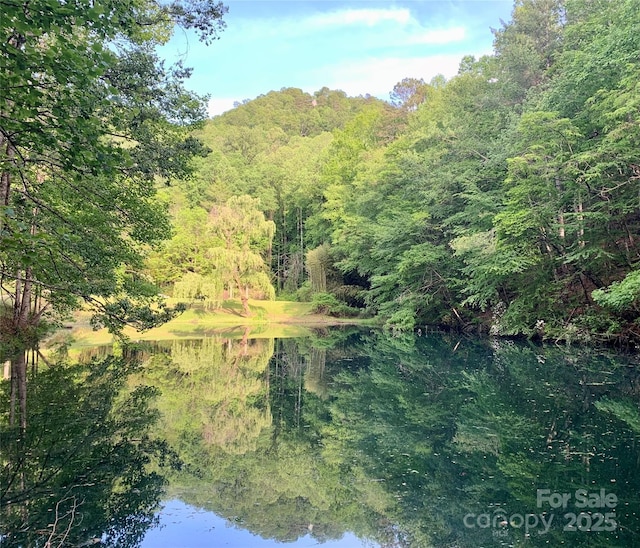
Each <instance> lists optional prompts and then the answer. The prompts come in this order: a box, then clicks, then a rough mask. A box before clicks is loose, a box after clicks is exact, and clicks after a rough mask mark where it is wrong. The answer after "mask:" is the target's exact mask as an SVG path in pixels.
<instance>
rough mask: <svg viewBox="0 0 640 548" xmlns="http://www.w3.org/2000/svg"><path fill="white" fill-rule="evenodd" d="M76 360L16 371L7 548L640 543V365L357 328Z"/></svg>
mask: <svg viewBox="0 0 640 548" xmlns="http://www.w3.org/2000/svg"><path fill="white" fill-rule="evenodd" d="M66 350H67V349H66V348H65V347H61V348H60V349H58V351H57V353H54V354H49V355H46V356H41V357H40V359H38V360H36V359H34V355H31V354H30V356H29V357H30V359H29V361H28V363H24V364H22V370H21V371H18V369H19V368H20V364H14V366H13V370H11V368H9V367H8V366H6V367H5V380H4V381H3V382H2V385H1V388H2V396H3V397H2V403H1V405H2V414H1V417H0V434H1V438H0V440H1V443H0V451H1V462H2V471H1V476H0V502H1V504H2V508H1V514H0V523H1V524H2V525H0V535H1V537H0V546H2V547H5V546H7V547H8V546H16V547H17V546H24V547H32V546H33V547H36V546H38V547H40V546H43V547H44V546H51V547H54V546H56V547H66V546H69V547H71V546H75V547H78V546H89V545H97V546H109V547H116V546H117V547H127V548H129V547H134V546H136V547H138V546H139V547H142V548H160V547H162V548H165V547H175V548H178V547H190V548H196V547H207V548H211V547H218V546H221V547H222V546H229V547H254V546H255V547H274V546H282V545H283V543H285V544H286V546H292V547H301V546H317V545H322V546H326V547H370V548H375V547H418V548H426V547H429V546H437V547H453V546H456V547H474V548H475V547H480V546H486V547H492V546H521V545H522V546H561V545H566V546H603V547H605V546H606V547H612V546H620V547H630V546H640V364H639V363H638V361H639V360H638V356H637V355H626V354H620V353H614V352H608V351H600V350H596V349H593V348H582V347H580V348H576V347H570V348H566V347H558V346H555V345H547V346H539V345H534V344H527V343H520V342H513V341H508V340H479V339H468V338H461V337H457V336H454V335H443V334H428V335H426V336H424V335H423V336H414V335H410V336H392V335H391V334H388V333H384V332H380V331H375V330H363V329H357V328H354V327H342V328H333V329H324V330H318V331H317V332H316V333H314V334H313V335H312V336H308V337H304V338H298V339H275V340H274V339H267V338H262V339H251V338H250V337H249V336H245V337H244V338H239V339H226V338H224V337H221V336H216V337H209V338H202V339H193V340H189V339H181V340H174V341H163V342H155V343H154V342H149V343H146V342H145V343H137V344H134V345H130V346H124V347H123V346H122V345H118V344H116V345H109V346H100V347H96V348H85V349H83V350H82V352H81V353H80V355H79V357H77V359H75V358H74V359H73V360H70V359H69V358H67V357H66ZM23 377H24V379H23ZM25 385H26V388H25ZM25 390H26V391H25ZM21 395H22V396H23V397H21ZM25 395H26V397H24V396H25ZM47 543H48V544H47Z"/></svg>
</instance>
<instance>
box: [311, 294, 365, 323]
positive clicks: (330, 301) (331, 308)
mask: <svg viewBox="0 0 640 548" xmlns="http://www.w3.org/2000/svg"><path fill="white" fill-rule="evenodd" d="M311 302H312V303H313V308H312V309H311V310H312V312H313V313H314V314H325V315H327V316H335V317H337V318H349V317H353V316H357V315H358V314H359V312H360V311H359V310H358V309H357V308H353V307H350V306H348V305H346V304H345V303H344V302H341V301H339V300H338V299H337V298H336V297H335V296H334V295H332V294H331V293H314V294H313V297H312V298H311Z"/></svg>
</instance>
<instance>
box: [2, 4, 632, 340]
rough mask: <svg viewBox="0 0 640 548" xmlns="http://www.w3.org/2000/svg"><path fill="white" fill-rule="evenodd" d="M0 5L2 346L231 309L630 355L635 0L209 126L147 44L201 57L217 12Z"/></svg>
mask: <svg viewBox="0 0 640 548" xmlns="http://www.w3.org/2000/svg"><path fill="white" fill-rule="evenodd" d="M5 4H6V7H5ZM23 4H24V5H23ZM125 4H126V5H125ZM2 5H3V10H5V11H6V13H7V16H6V17H4V16H3V17H2V20H1V21H0V28H1V29H2V32H3V35H4V36H6V37H7V39H6V40H3V41H2V45H1V46H0V48H1V49H0V56H1V57H2V59H3V64H4V66H3V68H2V71H0V79H1V80H0V87H2V89H3V90H7V92H6V93H3V94H2V96H0V130H1V131H0V171H1V172H2V179H1V180H2V185H1V188H0V198H1V200H2V202H1V203H0V238H1V240H2V245H1V247H0V269H1V270H0V276H1V280H0V287H1V291H2V294H1V295H0V300H1V302H2V314H1V322H2V333H3V344H5V345H7V344H8V343H7V341H9V340H12V341H14V343H15V341H16V340H17V341H19V343H20V344H24V343H25V342H28V341H29V340H32V339H33V338H37V337H38V336H39V335H38V334H39V333H40V331H41V330H42V329H43V328H44V326H46V325H51V324H55V322H56V319H58V318H60V317H64V316H65V314H69V313H70V312H71V311H72V310H74V309H76V308H78V307H80V306H89V307H91V308H92V309H93V310H94V311H95V313H96V315H95V317H94V325H95V326H96V327H99V326H107V327H109V328H111V329H113V330H117V329H119V327H120V326H122V325H123V324H125V323H128V324H133V325H136V326H138V327H139V328H141V329H145V328H148V327H150V326H153V325H156V324H157V323H158V322H163V321H166V320H168V319H170V318H171V317H173V316H175V315H176V314H178V313H179V312H180V311H181V310H183V309H184V306H185V305H184V304H182V303H190V302H198V303H201V305H202V306H203V307H204V308H205V309H209V310H214V309H216V307H218V306H219V305H220V303H221V302H222V301H223V300H224V299H230V298H237V299H240V300H241V302H242V307H243V313H244V314H245V315H249V314H251V311H250V308H249V299H274V298H278V299H285V300H287V299H288V300H301V301H310V300H311V301H313V302H314V303H316V305H317V307H318V309H319V310H323V311H325V312H328V313H330V314H335V315H342V316H354V317H361V318H376V319H377V320H379V322H380V323H381V324H383V325H384V326H386V327H387V328H390V329H393V330H406V331H411V330H417V329H423V328H424V327H425V326H430V327H431V326H435V327H438V328H445V329H451V330H460V331H464V332H474V333H475V332H480V333H489V334H492V335H496V336H524V337H529V338H536V339H551V340H565V341H569V342H573V341H581V342H582V341H585V342H589V341H591V342H613V343H621V342H624V343H631V344H634V343H636V342H638V341H639V340H640V269H639V264H640V241H639V240H640V153H639V150H640V55H639V53H638V52H640V19H639V18H638V16H637V2H636V0H615V1H614V0H516V2H515V5H514V9H513V12H512V18H511V20H510V21H508V22H502V24H501V26H500V28H496V29H487V32H493V36H494V48H493V53H492V54H491V55H487V56H484V57H481V58H478V59H476V58H475V57H473V56H467V57H465V58H463V60H462V61H461V63H460V67H459V71H458V74H457V75H456V76H455V77H453V78H451V79H449V80H446V79H445V78H444V77H436V78H434V79H432V80H431V81H429V82H425V81H424V80H423V79H419V78H415V77H411V78H406V79H404V80H402V81H401V82H398V83H397V85H396V86H395V87H394V88H393V91H392V92H391V94H390V100H389V101H383V100H380V99H377V98H375V97H371V96H364V97H349V96H347V95H346V94H345V93H344V92H342V91H340V90H331V89H328V88H322V89H320V90H318V91H316V92H315V93H312V94H310V93H306V92H303V91H302V90H299V89H295V88H285V89H281V90H279V91H271V92H269V93H267V94H265V95H262V96H260V97H258V98H256V99H254V100H247V101H243V102H242V103H241V104H237V106H236V107H235V108H234V109H233V110H231V111H229V112H227V113H225V114H223V115H219V116H216V117H214V118H212V119H206V117H205V113H204V100H203V98H201V97H198V96H196V95H194V94H192V93H190V92H188V91H186V89H185V87H184V81H185V80H186V78H188V76H189V69H187V68H186V67H183V66H180V65H178V66H174V67H165V66H164V64H163V63H162V61H161V60H160V59H159V58H158V56H157V54H156V53H155V50H154V48H155V46H156V45H158V44H161V43H164V42H166V40H168V37H169V36H170V34H171V30H172V28H174V26H176V25H178V26H182V27H184V28H195V29H197V30H198V32H199V33H201V37H202V39H203V40H207V41H213V40H215V39H217V38H218V35H219V32H220V31H221V30H222V29H223V28H224V22H223V16H224V14H225V10H226V8H225V7H224V6H223V5H222V4H215V3H213V2H210V1H206V2H195V3H189V2H179V1H176V2H173V3H170V4H165V3H160V2H153V1H150V0H131V1H130V2H126V3H124V2H123V3H118V2H116V3H112V2H94V3H89V2H77V3H75V4H58V3H56V2H53V3H51V2H47V1H45V0H38V1H36V2H30V3H28V7H27V3H23V2H3V3H2ZM80 20H81V21H83V27H82V28H83V29H85V30H83V31H79V30H78V27H77V26H76V23H77V22H78V21H80ZM222 39H224V37H223V36H222ZM54 59H57V60H58V61H57V62H53V60H54ZM71 121H72V122H73V123H70V122H71ZM163 295H164V296H168V297H170V299H169V301H168V302H169V303H170V305H168V304H167V302H165V301H164V300H163V297H162V296H163Z"/></svg>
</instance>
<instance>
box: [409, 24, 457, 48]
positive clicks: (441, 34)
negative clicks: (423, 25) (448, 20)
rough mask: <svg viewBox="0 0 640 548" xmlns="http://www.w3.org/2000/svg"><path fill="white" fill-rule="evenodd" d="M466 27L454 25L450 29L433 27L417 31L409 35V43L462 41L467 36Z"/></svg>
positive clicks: (439, 43) (430, 43) (429, 43)
mask: <svg viewBox="0 0 640 548" xmlns="http://www.w3.org/2000/svg"><path fill="white" fill-rule="evenodd" d="M466 34H467V33H466V29H465V28H464V27H452V28H448V29H432V30H426V29H425V30H424V31H416V32H414V33H412V34H411V35H410V36H408V37H407V40H406V42H405V43H406V44H408V45H418V44H427V45H442V44H450V43H452V42H461V41H462V40H464V39H465V37H466Z"/></svg>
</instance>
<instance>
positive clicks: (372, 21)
mask: <svg viewBox="0 0 640 548" xmlns="http://www.w3.org/2000/svg"><path fill="white" fill-rule="evenodd" d="M388 21H393V22H395V23H400V24H401V25H406V24H407V23H409V22H410V21H411V12H410V11H409V10H408V9H397V8H396V9H393V8H392V9H346V10H340V11H332V12H328V13H319V14H316V15H313V16H311V17H309V18H308V19H306V20H303V21H302V26H305V27H306V26H309V27H316V28H317V27H337V26H345V25H347V26H350V25H366V26H368V27H372V26H375V25H377V24H379V23H383V22H388Z"/></svg>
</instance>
